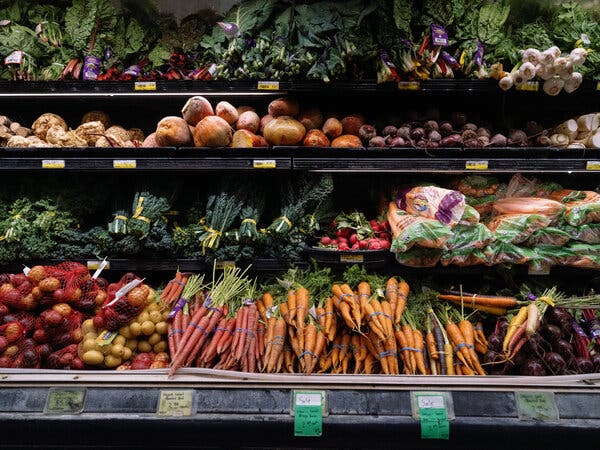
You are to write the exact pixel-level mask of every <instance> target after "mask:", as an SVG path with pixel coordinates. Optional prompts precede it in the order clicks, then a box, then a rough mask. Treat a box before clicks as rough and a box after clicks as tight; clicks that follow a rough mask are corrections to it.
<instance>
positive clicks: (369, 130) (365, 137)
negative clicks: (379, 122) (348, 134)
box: [358, 125, 377, 143]
mask: <svg viewBox="0 0 600 450" xmlns="http://www.w3.org/2000/svg"><path fill="white" fill-rule="evenodd" d="M358 135H359V137H360V138H361V139H362V141H363V142H364V143H368V142H369V141H370V140H371V139H373V138H374V137H375V136H377V130H376V129H375V127H374V126H373V125H362V126H361V127H360V128H359V130H358Z"/></svg>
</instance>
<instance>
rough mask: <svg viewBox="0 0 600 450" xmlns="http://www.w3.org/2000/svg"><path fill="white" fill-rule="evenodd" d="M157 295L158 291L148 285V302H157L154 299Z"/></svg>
mask: <svg viewBox="0 0 600 450" xmlns="http://www.w3.org/2000/svg"><path fill="white" fill-rule="evenodd" d="M155 295H156V291H155V290H154V289H152V288H151V287H148V299H147V301H148V303H156V302H155V301H154V296H155Z"/></svg>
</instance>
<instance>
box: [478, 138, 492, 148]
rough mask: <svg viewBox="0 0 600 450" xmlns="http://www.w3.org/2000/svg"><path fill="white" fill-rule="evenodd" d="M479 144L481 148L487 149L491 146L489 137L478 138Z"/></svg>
mask: <svg viewBox="0 0 600 450" xmlns="http://www.w3.org/2000/svg"><path fill="white" fill-rule="evenodd" d="M477 142H478V143H479V146H480V147H487V146H488V145H490V138H489V137H487V136H477Z"/></svg>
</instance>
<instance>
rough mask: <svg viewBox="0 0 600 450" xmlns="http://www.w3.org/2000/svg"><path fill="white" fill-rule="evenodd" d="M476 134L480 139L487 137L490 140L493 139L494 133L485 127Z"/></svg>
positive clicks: (478, 129)
mask: <svg viewBox="0 0 600 450" xmlns="http://www.w3.org/2000/svg"><path fill="white" fill-rule="evenodd" d="M476 133H477V136H478V137H479V136H485V137H486V138H488V139H489V138H491V137H492V133H490V130H489V128H484V127H481V128H477V131H476Z"/></svg>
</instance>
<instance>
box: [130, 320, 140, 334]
mask: <svg viewBox="0 0 600 450" xmlns="http://www.w3.org/2000/svg"><path fill="white" fill-rule="evenodd" d="M129 332H130V333H131V335H132V336H139V335H140V334H142V324H141V323H139V322H132V323H131V324H129Z"/></svg>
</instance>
